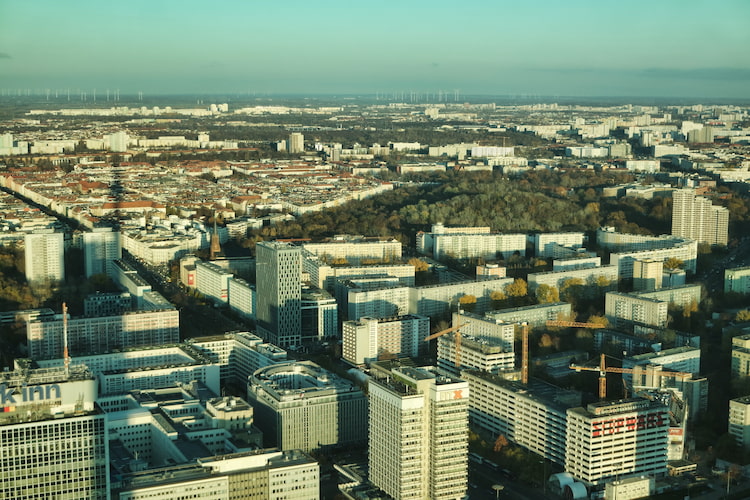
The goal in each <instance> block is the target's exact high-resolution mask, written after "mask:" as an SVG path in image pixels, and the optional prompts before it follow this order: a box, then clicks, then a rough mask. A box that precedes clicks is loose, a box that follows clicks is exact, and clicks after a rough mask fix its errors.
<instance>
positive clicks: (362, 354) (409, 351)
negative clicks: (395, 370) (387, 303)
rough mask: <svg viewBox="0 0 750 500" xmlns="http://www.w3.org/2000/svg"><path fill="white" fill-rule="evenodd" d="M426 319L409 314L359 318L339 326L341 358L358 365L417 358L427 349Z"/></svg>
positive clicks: (427, 327) (427, 331)
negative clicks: (401, 358)
mask: <svg viewBox="0 0 750 500" xmlns="http://www.w3.org/2000/svg"><path fill="white" fill-rule="evenodd" d="M429 333H430V318H427V317H425V316H417V315H412V314H407V315H402V316H392V317H386V318H372V317H367V316H364V317H361V318H359V319H358V320H350V321H345V322H344V323H343V325H342V340H343V345H342V357H343V358H344V360H345V361H347V362H348V363H351V364H353V365H357V366H362V365H365V364H370V363H372V362H373V361H376V360H378V359H382V358H390V357H417V356H419V355H420V354H423V353H424V351H426V349H427V344H426V343H425V342H424V338H425V337H427V336H428V335H429Z"/></svg>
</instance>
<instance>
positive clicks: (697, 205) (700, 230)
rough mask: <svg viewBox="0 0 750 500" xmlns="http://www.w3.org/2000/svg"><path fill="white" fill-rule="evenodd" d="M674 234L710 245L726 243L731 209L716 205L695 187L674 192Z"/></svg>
mask: <svg viewBox="0 0 750 500" xmlns="http://www.w3.org/2000/svg"><path fill="white" fill-rule="evenodd" d="M672 200H673V201H672V234H674V235H676V236H682V237H685V238H691V239H694V240H696V241H698V242H699V243H707V244H709V245H726V244H727V240H728V234H729V210H728V209H727V208H726V207H721V206H716V205H713V204H712V203H711V200H709V199H708V198H704V197H703V196H696V193H695V190H693V189H679V190H677V191H674V192H673V193H672Z"/></svg>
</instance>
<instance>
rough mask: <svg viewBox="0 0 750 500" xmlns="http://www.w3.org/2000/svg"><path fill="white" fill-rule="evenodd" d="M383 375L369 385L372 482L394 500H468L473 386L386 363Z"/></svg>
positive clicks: (381, 372) (375, 378)
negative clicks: (471, 388) (470, 400)
mask: <svg viewBox="0 0 750 500" xmlns="http://www.w3.org/2000/svg"><path fill="white" fill-rule="evenodd" d="M376 365H379V364H378V363H376ZM379 373H380V374H382V377H380V376H376V377H374V378H371V379H370V382H369V385H368V386H369V395H370V396H369V397H370V418H369V423H370V424H369V426H370V432H369V434H370V435H369V437H370V440H369V453H368V455H369V474H370V477H369V479H370V482H372V483H373V484H374V485H376V486H377V487H379V488H380V489H382V490H383V491H384V492H385V493H386V494H388V495H389V496H390V497H391V498H393V499H395V500H400V499H406V498H431V499H435V500H441V499H459V498H463V497H464V496H465V495H466V490H467V482H468V481H467V472H468V471H467V467H468V444H469V443H468V430H469V426H468V424H469V422H468V420H469V419H468V407H469V384H468V383H467V382H465V381H463V380H459V379H452V378H447V377H444V376H442V375H441V374H439V373H437V372H435V371H432V370H430V369H428V368H413V367H404V366H393V365H390V364H383V365H382V369H381V370H380V371H379Z"/></svg>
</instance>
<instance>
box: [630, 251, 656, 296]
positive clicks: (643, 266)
mask: <svg viewBox="0 0 750 500" xmlns="http://www.w3.org/2000/svg"><path fill="white" fill-rule="evenodd" d="M663 270H664V261H662V260H657V259H637V260H635V261H633V289H634V290H637V291H651V290H656V289H657V288H661V286H662V274H663Z"/></svg>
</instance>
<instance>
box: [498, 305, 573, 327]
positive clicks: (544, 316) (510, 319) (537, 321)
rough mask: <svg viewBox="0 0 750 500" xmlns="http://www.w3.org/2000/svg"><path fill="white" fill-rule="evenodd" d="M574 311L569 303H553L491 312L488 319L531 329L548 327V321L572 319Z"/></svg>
mask: <svg viewBox="0 0 750 500" xmlns="http://www.w3.org/2000/svg"><path fill="white" fill-rule="evenodd" d="M572 311H573V308H572V306H571V305H570V303H569V302H553V303H551V304H535V305H533V306H523V307H511V308H508V309H498V310H496V311H489V312H487V313H486V314H485V316H486V317H488V318H491V319H492V320H494V321H498V322H503V323H528V324H529V326H530V327H532V328H537V327H543V326H546V324H547V321H556V320H559V319H561V318H570V315H571V313H572Z"/></svg>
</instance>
